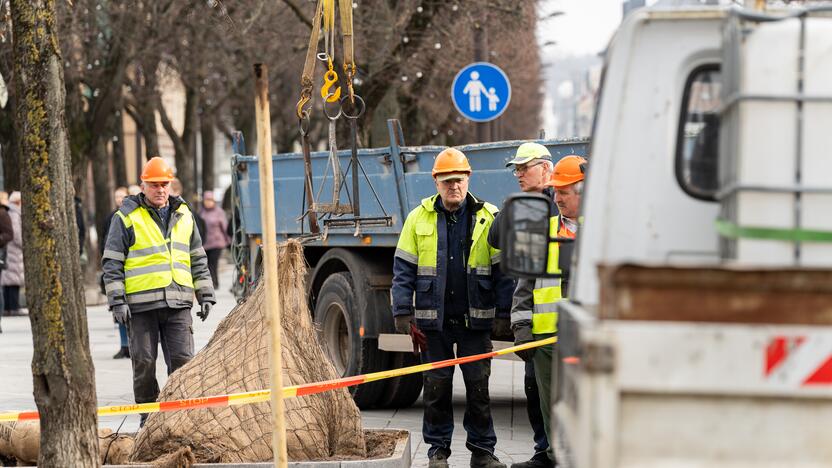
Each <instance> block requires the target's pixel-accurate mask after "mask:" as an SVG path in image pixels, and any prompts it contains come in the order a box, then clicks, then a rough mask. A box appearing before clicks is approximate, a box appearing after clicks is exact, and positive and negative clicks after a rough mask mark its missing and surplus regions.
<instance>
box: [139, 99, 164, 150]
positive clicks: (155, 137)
mask: <svg viewBox="0 0 832 468" xmlns="http://www.w3.org/2000/svg"><path fill="white" fill-rule="evenodd" d="M155 101H156V100H155V99H148V100H145V101H144V102H141V103H139V120H137V121H136V123H137V124H138V123H139V122H141V124H139V125H138V127H139V132H141V134H142V137H144V154H145V160H148V161H149V160H150V158H152V157H154V156H159V130H158V129H157V128H156V107H155V106H154V105H153V102H155Z"/></svg>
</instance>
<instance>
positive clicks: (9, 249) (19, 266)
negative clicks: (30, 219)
mask: <svg viewBox="0 0 832 468" xmlns="http://www.w3.org/2000/svg"><path fill="white" fill-rule="evenodd" d="M20 205H21V200H20V192H17V191H15V192H12V194H11V195H9V207H8V208H9V217H10V218H11V221H12V230H13V231H14V237H13V238H12V240H11V242H9V243H8V244H6V268H5V269H4V270H3V272H2V273H0V285H2V286H3V301H4V304H3V307H4V309H3V310H4V312H3V315H6V316H20V315H25V314H24V313H23V311H22V310H21V309H20V287H21V286H23V284H24V280H25V276H24V268H23V231H22V227H23V225H22V224H21V217H20Z"/></svg>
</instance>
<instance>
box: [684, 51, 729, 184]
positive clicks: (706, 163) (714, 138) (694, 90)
mask: <svg viewBox="0 0 832 468" xmlns="http://www.w3.org/2000/svg"><path fill="white" fill-rule="evenodd" d="M721 85H722V75H721V74H720V71H719V66H718V65H707V66H702V67H698V68H696V69H695V70H694V71H693V72H692V73H691V74H690V76H688V79H687V82H686V83H685V91H684V96H683V99H682V112H681V118H680V121H679V132H678V135H677V140H676V179H677V180H678V181H679V185H681V186H682V189H683V190H684V191H685V192H686V193H687V194H688V195H690V196H692V197H694V198H698V199H701V200H709V201H713V200H715V198H714V195H715V194H716V191H717V188H718V183H719V179H718V173H717V170H718V165H719V164H718V159H717V157H718V154H719V151H718V150H719V108H720V106H721V104H722V99H721V94H720V93H721Z"/></svg>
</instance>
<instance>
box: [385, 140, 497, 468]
mask: <svg viewBox="0 0 832 468" xmlns="http://www.w3.org/2000/svg"><path fill="white" fill-rule="evenodd" d="M432 174H433V177H434V182H435V184H436V189H437V192H438V193H437V194H436V195H434V196H432V197H428V198H425V199H424V200H422V203H420V204H419V206H417V207H416V208H415V209H413V211H411V212H410V214H409V215H408V216H407V219H406V220H405V222H404V226H403V227H402V233H401V235H400V236H399V242H398V245H397V246H396V254H395V257H394V260H393V287H392V296H393V316H394V317H393V318H394V321H395V324H396V332H398V333H404V334H406V333H410V334H411V336H413V337H414V338H415V339H414V341H417V340H420V339H422V338H421V336H423V337H424V342H425V346H424V347H422V348H421V349H422V355H421V357H422V362H424V363H427V362H435V361H441V360H445V359H451V358H454V357H455V356H454V345H456V357H463V356H470V355H474V354H480V353H487V352H490V351H491V350H492V345H491V332H492V328H493V327H494V324H495V318H499V319H503V321H507V320H508V318H509V310H510V307H511V292H512V291H511V287H512V284H513V281H512V280H511V278H509V277H508V276H506V275H503V274H502V273H501V272H500V265H499V261H500V251H499V250H497V249H494V248H492V247H490V246H489V245H488V243H487V242H486V236H487V234H488V229H489V227H490V226H491V223H492V222H493V221H494V214H495V213H497V207H495V206H494V205H492V204H490V203H486V202H483V201H482V200H479V199H477V198H476V197H474V196H473V195H471V194H470V193H468V178H469V177H470V176H471V166H470V164H469V163H468V158H466V157H465V155H464V154H463V153H462V152H461V151H459V150H456V149H453V148H448V149H445V150H443V151H442V152H441V153H439V155H437V156H436V160H435V161H434V166H433V171H432ZM414 296H415V298H414ZM414 299H415V300H414ZM417 342H418V341H417ZM459 367H460V370H461V371H462V379H463V381H464V382H465V395H466V397H465V416H464V418H463V427H464V428H465V431H466V432H467V433H468V437H467V439H466V442H465V446H466V447H467V448H468V450H470V451H471V460H470V465H471V467H472V468H505V466H506V465H505V464H503V463H501V462H500V460H498V459H497V457H496V456H495V455H494V449H495V446H496V445H497V434H496V433H495V432H494V421H493V419H492V417H491V400H490V397H489V392H488V381H489V377H490V376H491V360H490V359H484V360H481V361H475V362H470V363H466V364H460V366H459ZM453 373H454V367H445V368H442V369H432V370H429V371H426V372H425V373H424V377H423V379H424V395H423V401H424V405H425V414H424V418H423V420H422V434H423V435H424V439H425V444H426V445H428V457H429V465H428V466H429V467H430V468H447V467H448V466H449V465H448V457H449V456H450V455H451V438H452V436H453V432H454V414H453Z"/></svg>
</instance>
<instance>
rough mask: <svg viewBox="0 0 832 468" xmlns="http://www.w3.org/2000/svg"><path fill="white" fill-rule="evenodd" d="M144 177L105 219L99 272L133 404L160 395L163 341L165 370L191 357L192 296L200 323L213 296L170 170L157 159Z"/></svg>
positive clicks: (205, 265) (196, 239)
mask: <svg viewBox="0 0 832 468" xmlns="http://www.w3.org/2000/svg"><path fill="white" fill-rule="evenodd" d="M141 179H142V185H141V188H142V193H140V194H138V195H131V196H129V197H126V198H125V199H124V201H123V202H122V204H121V207H120V208H119V209H118V210H117V211H116V213H115V216H113V219H112V221H111V222H110V230H109V232H108V233H107V237H106V239H107V240H106V244H105V248H104V255H103V257H102V269H103V270H104V288H105V290H106V292H107V301H108V302H109V305H110V309H111V310H112V311H113V317H114V318H115V320H116V321H117V322H119V323H122V324H125V325H127V327H128V333H129V341H130V359H131V360H132V363H133V393H134V397H135V399H136V403H148V402H153V401H156V399H157V398H158V397H159V384H158V382H157V381H156V357H157V353H158V346H159V343H160V341H161V344H162V351H163V353H164V354H165V362H166V363H167V365H168V375H170V374H171V373H172V372H173V371H175V370H176V369H178V368H180V367H182V366H183V365H185V363H187V362H188V361H189V360H190V359H191V358H192V357H193V353H194V343H193V332H192V320H191V307H192V306H193V300H194V294H196V297H197V300H198V301H199V303H200V304H201V307H200V310H199V312H197V316H199V317H200V318H201V319H202V320H203V321H204V320H205V319H206V318H207V317H208V313H209V312H210V311H211V307H212V305H213V304H214V303H216V300H215V299H214V287H213V282H212V281H211V274H210V273H209V271H208V259H207V257H206V255H205V250H204V249H203V248H202V239H201V238H200V236H199V231H197V230H196V229H195V228H194V216H193V214H192V213H191V210H190V209H188V206H187V204H185V201H184V200H182V199H181V198H180V197H174V196H171V195H170V183H171V181H172V180H173V170H171V168H170V167H169V166H168V165H167V163H166V162H165V161H164V160H163V159H162V158H160V157H158V156H157V157H154V158H151V159H150V161H148V162H147V164H145V166H144V170H143V171H142V175H141ZM146 418H147V414H142V416H141V425H144V421H145V419H146Z"/></svg>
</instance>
